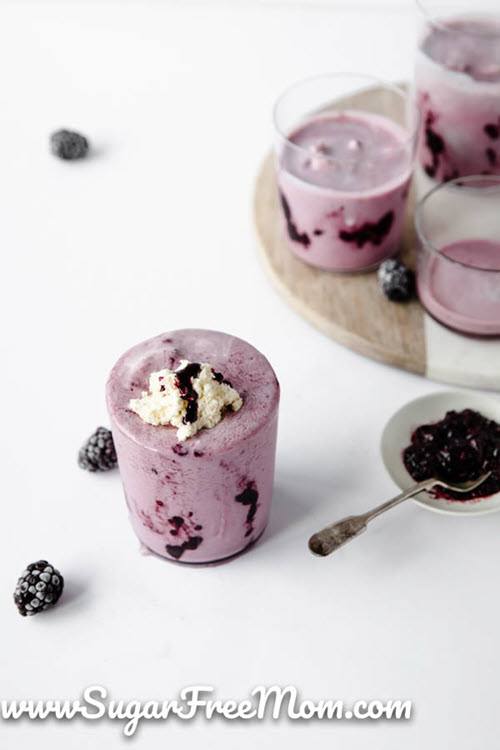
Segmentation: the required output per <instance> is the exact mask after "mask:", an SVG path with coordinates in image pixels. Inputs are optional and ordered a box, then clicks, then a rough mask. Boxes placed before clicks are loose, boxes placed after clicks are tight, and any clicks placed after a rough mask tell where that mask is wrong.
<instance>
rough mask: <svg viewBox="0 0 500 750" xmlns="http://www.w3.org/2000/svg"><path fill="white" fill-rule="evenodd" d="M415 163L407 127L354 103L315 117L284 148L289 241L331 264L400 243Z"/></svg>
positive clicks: (367, 261)
mask: <svg viewBox="0 0 500 750" xmlns="http://www.w3.org/2000/svg"><path fill="white" fill-rule="evenodd" d="M411 164H412V148H411V143H410V137H409V133H407V132H406V131H405V130H404V128H402V127H400V126H399V125H397V124H396V123H395V122H393V121H391V120H389V119H388V118H386V117H383V116H381V115H375V114H370V113H368V112H362V111H357V110H346V111H345V112H338V113H335V114H324V115H321V116H316V117H313V118H311V119H309V120H307V121H306V122H305V123H303V124H302V125H301V127H300V128H298V129H296V130H295V131H294V132H292V133H290V134H289V136H288V140H287V141H286V142H285V143H284V144H283V145H282V146H280V148H279V153H278V162H277V170H278V188H279V192H280V200H281V206H282V210H283V216H284V220H285V230H286V232H287V236H288V241H289V246H290V249H291V250H292V252H293V253H295V254H296V255H298V256H299V257H300V258H301V259H302V260H304V261H306V262H308V263H310V264H312V265H315V266H318V267H320V268H325V269H327V270H337V271H353V270H362V269H365V268H371V267H374V266H376V265H378V264H379V263H380V262H381V261H382V260H384V259H385V258H387V257H390V256H391V255H394V254H395V253H396V252H397V251H398V249H399V245H400V240H401V232H402V227H403V221H404V213H405V208H406V198H407V194H408V185H409V179H410V172H411Z"/></svg>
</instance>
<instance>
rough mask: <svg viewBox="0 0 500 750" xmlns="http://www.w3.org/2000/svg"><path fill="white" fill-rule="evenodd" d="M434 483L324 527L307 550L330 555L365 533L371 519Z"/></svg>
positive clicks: (433, 481)
mask: <svg viewBox="0 0 500 750" xmlns="http://www.w3.org/2000/svg"><path fill="white" fill-rule="evenodd" d="M434 483H435V480H427V481H425V482H419V483H418V484H415V485H414V486H413V487H410V489H409V490H406V492H401V493H400V494H399V495H396V497H393V498H391V500H387V501H386V502H385V503H382V504H381V505H377V506H376V507H375V508H373V509H372V510H369V511H368V512H366V513H362V514H361V515H359V516H348V517H347V518H343V519H342V520H341V521H337V522H336V523H331V524H329V525H328V526H325V528H324V529H321V531H318V532H317V533H316V534H313V535H312V537H311V538H310V539H309V549H310V550H311V552H312V553H313V554H315V555H320V556H321V557H326V555H330V554H331V553H332V552H335V550H337V549H338V548H339V547H342V546H343V545H344V544H346V543H347V542H350V541H351V539H354V538H355V537H357V536H359V535H360V534H362V533H363V531H366V527H367V525H368V524H369V522H370V521H371V520H372V519H373V518H376V517H377V516H380V515H381V514H382V513H385V511H386V510H390V509H391V508H394V507H395V506H396V505H399V504H400V503H402V502H404V501H405V500H408V499H409V498H410V497H413V496H414V495H418V493H419V492H422V490H426V489H429V488H430V487H432V486H433V484H434Z"/></svg>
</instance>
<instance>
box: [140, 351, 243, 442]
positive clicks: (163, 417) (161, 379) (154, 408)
mask: <svg viewBox="0 0 500 750" xmlns="http://www.w3.org/2000/svg"><path fill="white" fill-rule="evenodd" d="M242 405H243V401H242V399H241V397H240V395H239V393H238V391H236V390H235V389H234V388H233V387H232V385H231V383H229V381H227V380H224V377H223V375H221V373H219V372H216V371H215V370H214V369H213V367H212V366H211V365H209V364H207V363H206V362H202V363H198V362H189V361H188V360H187V359H183V360H181V363H180V365H179V367H178V368H177V370H168V369H164V370H158V371H157V372H152V373H151V375H150V376H149V391H143V392H142V396H141V398H132V399H130V401H129V408H130V409H131V410H132V411H133V412H135V413H136V414H137V415H138V416H139V417H140V418H141V419H142V421H143V422H147V423H148V424H152V425H155V426H158V425H172V426H173V427H177V437H178V439H179V440H180V441H183V440H187V439H188V438H190V437H192V436H193V435H196V433H197V432H199V430H202V429H203V428H211V427H215V425H216V424H218V423H219V422H220V421H221V419H222V418H223V417H224V414H225V413H226V411H228V410H232V411H238V410H239V409H241V407H242Z"/></svg>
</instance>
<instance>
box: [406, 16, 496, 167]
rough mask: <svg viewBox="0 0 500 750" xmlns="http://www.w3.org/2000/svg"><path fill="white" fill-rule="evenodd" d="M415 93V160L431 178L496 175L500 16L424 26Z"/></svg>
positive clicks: (456, 19) (471, 18) (444, 21)
mask: <svg viewBox="0 0 500 750" xmlns="http://www.w3.org/2000/svg"><path fill="white" fill-rule="evenodd" d="M415 88H416V95H417V99H418V102H419V106H420V109H421V115H422V119H421V127H422V133H421V136H422V137H421V139H420V152H419V160H420V163H421V166H422V168H423V169H424V170H425V172H426V173H427V174H428V175H429V177H431V178H433V179H435V180H437V181H439V182H441V181H447V180H450V179H454V178H456V177H464V176H466V175H475V174H500V140H499V138H500V14H499V15H498V17H493V16H492V17H490V18H484V17H483V18H474V17H471V16H469V17H467V18H466V17H463V18H460V17H456V18H449V19H444V20H442V21H440V22H439V24H431V23H429V24H427V25H426V27H425V28H424V31H423V34H422V38H421V40H420V44H419V48H418V51H417V58H416V66H415Z"/></svg>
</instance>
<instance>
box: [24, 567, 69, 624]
mask: <svg viewBox="0 0 500 750" xmlns="http://www.w3.org/2000/svg"><path fill="white" fill-rule="evenodd" d="M63 587H64V579H63V577H62V575H61V574H60V573H59V571H58V570H56V569H55V568H54V566H53V565H50V563H48V562H47V560H38V562H34V563H31V565H28V566H27V568H26V570H24V571H23V572H22V574H21V577H20V578H19V580H18V582H17V585H16V590H15V591H14V602H15V604H16V607H17V608H18V610H19V614H20V615H22V616H23V617H29V616H30V615H36V614H38V612H43V610H44V609H49V607H53V606H54V605H55V604H56V603H57V601H58V600H59V597H60V596H61V594H62V590H63Z"/></svg>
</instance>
